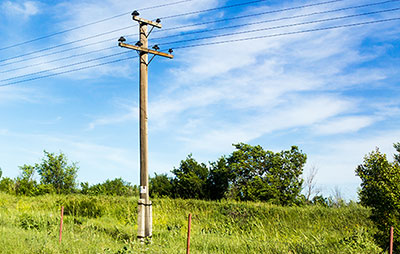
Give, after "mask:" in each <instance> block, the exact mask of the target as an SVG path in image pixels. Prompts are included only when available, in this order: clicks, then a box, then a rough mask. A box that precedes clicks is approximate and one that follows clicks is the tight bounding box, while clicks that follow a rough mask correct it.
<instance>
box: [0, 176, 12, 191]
mask: <svg viewBox="0 0 400 254" xmlns="http://www.w3.org/2000/svg"><path fill="white" fill-rule="evenodd" d="M0 191H2V192H5V193H8V194H15V181H14V180H13V179H11V178H9V177H3V178H2V179H1V181H0Z"/></svg>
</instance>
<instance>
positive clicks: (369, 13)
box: [0, 7, 400, 81]
mask: <svg viewBox="0 0 400 254" xmlns="http://www.w3.org/2000/svg"><path fill="white" fill-rule="evenodd" d="M398 10H400V7H399V8H393V9H387V10H381V11H375V12H367V13H360V14H353V15H346V16H340V17H333V18H328V19H320V20H314V21H307V22H301V23H295V24H287V25H281V26H274V27H267V28H260V29H253V30H248V31H241V32H235V33H228V34H222V35H215V36H208V37H202V38H195V39H188V40H180V41H174V42H167V43H161V44H159V45H167V44H177V43H182V42H189V41H198V40H204V39H212V38H218V37H226V36H232V35H238V34H246V33H252V32H260V31H266V30H273V29H280V28H288V27H294V26H301V25H308V24H315V23H321V22H327V21H333V20H340V19H346V18H353V17H360V16H366V15H372V14H379V13H384V12H390V11H398ZM256 23H259V22H256ZM252 24H254V23H249V24H246V25H252ZM238 26H243V24H242V25H238ZM234 27H237V26H234ZM112 48H114V47H110V48H108V49H112ZM97 51H103V49H100V50H97ZM91 53H93V52H91ZM86 54H88V53H82V54H77V55H73V56H68V57H64V58H61V59H56V60H53V61H50V62H56V61H60V60H65V59H69V58H72V57H76V56H82V55H86ZM115 55H119V54H112V55H107V56H103V57H99V58H95V59H89V60H85V61H83V62H78V63H73V64H69V65H66V66H61V67H57V68H53V69H49V70H44V71H40V72H33V73H29V74H24V75H22V76H17V77H12V78H8V79H3V80H0V81H7V80H12V79H16V78H21V77H25V76H30V75H35V74H40V73H43V72H47V71H53V70H57V69H61V68H65V67H71V66H75V65H79V64H82V63H87V62H92V61H97V60H101V59H104V58H108V57H112V56H115ZM50 62H47V63H50ZM36 65H37V64H36ZM36 65H31V66H36ZM31 66H28V67H31ZM22 68H23V67H20V68H16V69H22ZM25 68H26V66H25ZM14 70H15V69H14ZM9 71H10V70H8V71H3V72H2V73H5V72H9Z"/></svg>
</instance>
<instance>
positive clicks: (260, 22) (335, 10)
mask: <svg viewBox="0 0 400 254" xmlns="http://www.w3.org/2000/svg"><path fill="white" fill-rule="evenodd" d="M350 8H352V9H353V8H355V7H347V8H340V9H334V10H328V11H320V12H313V13H308V14H301V15H296V16H289V17H282V18H277V19H269V20H262V21H257V22H251V23H245V24H238V25H233V26H225V27H218V28H212V29H206V30H200V31H193V32H187V33H183V34H179V35H174V36H171V35H168V36H163V37H155V38H154V39H166V38H170V37H175V36H185V35H190V34H199V33H206V32H213V31H218V30H225V29H232V28H238V27H243V26H250V25H258V24H264V23H270V22H276V21H282V20H289V19H296V18H304V17H310V16H313V15H317V14H326V13H332V12H337V11H342V10H343V9H350ZM399 9H400V8H393V9H386V10H381V11H375V12H367V13H361V14H353V15H348V16H342V17H337V18H332V19H333V20H335V19H342V18H350V17H358V16H364V15H372V14H378V13H384V12H390V11H396V10H399ZM329 20H330V19H326V20H322V21H329ZM322 21H312V22H322ZM303 24H307V22H303V23H298V24H292V25H288V26H294V25H303ZM275 28H281V27H280V26H277V27H274V28H271V29H275ZM161 44H163V43H160V45H161Z"/></svg>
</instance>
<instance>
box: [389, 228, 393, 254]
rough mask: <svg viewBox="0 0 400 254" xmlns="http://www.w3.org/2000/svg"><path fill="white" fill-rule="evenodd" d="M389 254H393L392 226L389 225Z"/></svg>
mask: <svg viewBox="0 0 400 254" xmlns="http://www.w3.org/2000/svg"><path fill="white" fill-rule="evenodd" d="M389 254H393V227H390V242H389Z"/></svg>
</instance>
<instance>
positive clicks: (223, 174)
mask: <svg viewBox="0 0 400 254" xmlns="http://www.w3.org/2000/svg"><path fill="white" fill-rule="evenodd" d="M232 179H233V174H232V173H231V172H230V170H229V167H228V161H227V160H226V158H225V157H221V158H219V159H218V161H216V162H211V163H210V173H209V176H208V178H207V183H206V185H207V196H208V198H209V199H212V200H219V199H222V198H224V197H226V196H227V194H228V190H229V186H230V184H231V182H232Z"/></svg>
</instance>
